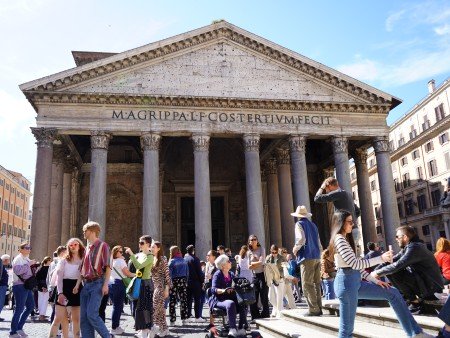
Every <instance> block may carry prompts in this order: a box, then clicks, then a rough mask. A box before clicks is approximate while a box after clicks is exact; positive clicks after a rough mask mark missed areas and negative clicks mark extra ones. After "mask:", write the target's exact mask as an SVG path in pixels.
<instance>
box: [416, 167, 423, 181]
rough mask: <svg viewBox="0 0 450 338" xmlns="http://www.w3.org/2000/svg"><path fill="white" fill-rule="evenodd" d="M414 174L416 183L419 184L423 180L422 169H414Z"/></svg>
mask: <svg viewBox="0 0 450 338" xmlns="http://www.w3.org/2000/svg"><path fill="white" fill-rule="evenodd" d="M416 174H417V181H418V182H421V181H422V180H423V170H422V167H417V168H416Z"/></svg>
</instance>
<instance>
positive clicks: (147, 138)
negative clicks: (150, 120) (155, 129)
mask: <svg viewBox="0 0 450 338" xmlns="http://www.w3.org/2000/svg"><path fill="white" fill-rule="evenodd" d="M160 144H161V135H159V134H158V133H146V134H143V135H142V136H141V148H142V150H144V151H145V150H156V151H158V150H159V147H160Z"/></svg>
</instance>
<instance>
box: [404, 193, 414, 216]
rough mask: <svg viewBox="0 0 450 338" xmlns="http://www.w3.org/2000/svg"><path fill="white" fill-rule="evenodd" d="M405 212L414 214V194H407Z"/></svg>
mask: <svg viewBox="0 0 450 338" xmlns="http://www.w3.org/2000/svg"><path fill="white" fill-rule="evenodd" d="M405 214H406V216H409V215H412V214H414V202H413V199H412V194H408V195H406V196H405Z"/></svg>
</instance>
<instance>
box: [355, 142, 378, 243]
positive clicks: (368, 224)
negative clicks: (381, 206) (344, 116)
mask: <svg viewBox="0 0 450 338" xmlns="http://www.w3.org/2000/svg"><path fill="white" fill-rule="evenodd" d="M354 160H355V167H356V179H357V184H358V196H359V207H360V209H361V227H362V232H363V240H364V250H366V248H367V243H368V242H374V243H376V242H378V240H377V232H376V228H375V225H376V223H375V222H376V221H375V217H374V214H373V203H372V193H371V190H370V183H369V171H368V170H367V149H366V148H358V149H356V153H355V157H354Z"/></svg>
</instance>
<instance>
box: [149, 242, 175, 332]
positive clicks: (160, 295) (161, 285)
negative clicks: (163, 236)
mask: <svg viewBox="0 0 450 338" xmlns="http://www.w3.org/2000/svg"><path fill="white" fill-rule="evenodd" d="M150 249H151V251H152V254H153V257H155V261H154V264H153V268H152V281H153V286H154V288H155V290H154V292H153V307H154V310H153V322H154V323H155V325H158V327H159V332H158V333H157V335H158V337H165V336H167V335H168V334H169V333H170V332H169V327H168V326H167V321H166V309H165V307H164V301H165V300H166V299H167V298H168V297H169V289H170V288H171V286H172V280H171V279H170V274H169V267H168V266H167V259H166V257H164V252H163V249H162V244H161V242H157V241H154V242H153V243H152V246H151V248H150Z"/></svg>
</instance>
